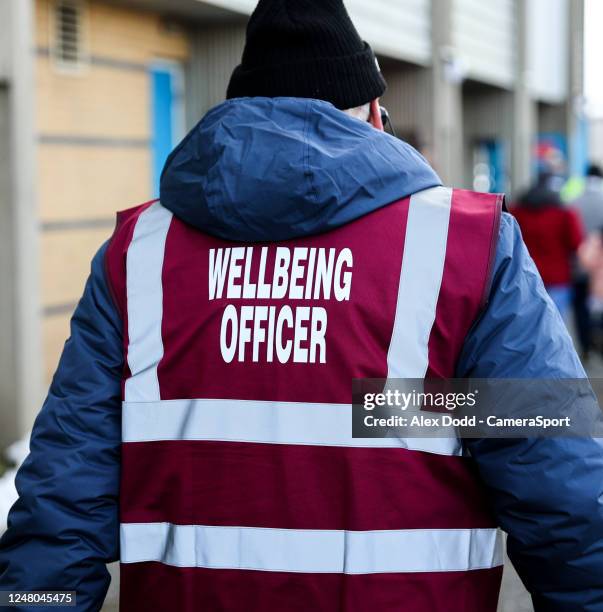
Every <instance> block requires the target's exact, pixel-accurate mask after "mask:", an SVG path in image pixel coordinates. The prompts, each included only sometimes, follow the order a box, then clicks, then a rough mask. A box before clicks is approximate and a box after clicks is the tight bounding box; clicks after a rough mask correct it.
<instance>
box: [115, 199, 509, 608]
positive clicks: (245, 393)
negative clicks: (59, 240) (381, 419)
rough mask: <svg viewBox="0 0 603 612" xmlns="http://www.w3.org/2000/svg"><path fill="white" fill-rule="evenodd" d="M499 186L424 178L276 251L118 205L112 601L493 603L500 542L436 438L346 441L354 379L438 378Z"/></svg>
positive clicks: (452, 453) (488, 242)
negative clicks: (120, 371) (432, 184)
mask: <svg viewBox="0 0 603 612" xmlns="http://www.w3.org/2000/svg"><path fill="white" fill-rule="evenodd" d="M500 205H501V198H500V197H498V196H494V195H488V194H476V193H472V192H468V191H462V190H452V189H447V188H443V187H437V188H433V189H429V190H426V191H422V192H419V193H417V194H415V195H413V196H411V197H409V198H405V199H402V200H400V201H398V202H395V203H392V204H390V205H388V206H386V207H383V208H381V209H378V210H376V211H374V212H372V213H370V214H368V215H366V216H364V217H361V218H359V219H357V220H355V221H353V222H351V223H349V224H347V225H344V226H342V227H339V228H337V229H334V230H332V231H329V232H326V233H323V234H319V235H314V236H307V237H300V238H296V239H292V240H288V241H284V242H280V243H254V244H250V243H234V242H227V241H225V240H222V239H219V238H216V237H214V236H210V235H207V234H205V233H203V232H201V231H199V230H198V229H196V228H193V227H191V226H189V225H187V224H186V223H184V222H182V221H181V220H179V219H178V218H176V217H175V216H173V215H172V213H171V212H170V211H168V210H167V209H165V208H164V207H162V206H161V203H160V202H158V201H155V202H151V203H147V204H145V205H142V206H140V207H137V208H134V209H131V210H129V211H126V212H124V213H120V215H119V217H118V225H117V228H116V231H115V233H114V236H113V238H112V241H111V244H110V246H109V248H108V253H107V272H108V278H109V280H110V284H111V286H112V289H113V293H114V297H115V299H116V302H117V304H118V306H119V308H120V309H121V311H122V313H123V324H124V334H123V336H124V353H125V364H126V365H125V371H124V380H123V446H122V477H121V478H122V482H121V499H120V512H121V518H120V520H121V533H120V535H121V606H122V609H123V610H127V611H128V612H132V611H137V610H144V611H150V610H178V611H179V612H188V611H191V612H192V611H193V610H194V611H199V610H208V611H210V610H211V611H218V610H224V611H231V610H236V611H238V610H241V611H245V612H255V611H258V612H259V611H262V612H266V611H270V612H272V611H275V612H276V611H278V612H281V611H283V612H291V611H294V612H295V611H300V612H301V611H303V612H307V611H309V610H312V611H316V610H321V611H322V610H324V611H328V612H333V611H335V610H342V611H346V612H352V611H353V612H366V611H367V610H379V611H380V612H389V611H399V610H405V611H410V612H419V611H420V612H423V611H425V612H427V611H429V612H434V611H435V612H438V611H440V610H441V611H446V612H451V611H456V610H458V611H459V612H460V611H463V612H471V611H476V612H477V611H479V612H484V611H488V610H495V609H496V603H497V598H498V591H499V586H500V579H501V574H502V549H501V541H500V534H499V531H498V529H497V526H496V522H495V520H494V518H493V516H492V513H491V510H490V507H489V504H488V500H487V498H486V497H485V495H484V493H483V490H482V487H481V485H480V483H479V481H478V479H477V476H476V472H475V468H474V466H473V464H472V460H471V459H470V458H469V457H466V456H464V455H463V452H462V446H461V443H460V442H459V441H458V440H456V439H454V438H439V439H435V438H434V439H430V438H416V439H410V438H409V439H402V438H384V439H361V438H353V437H352V433H351V429H352V418H351V382H352V379H353V378H387V377H393V378H421V379H422V378H424V377H452V376H454V372H455V366H456V363H457V361H458V357H459V353H460V351H461V348H462V345H463V342H464V339H465V337H466V335H467V333H468V331H469V328H470V327H471V325H472V324H473V322H474V321H475V320H476V318H477V317H478V315H479V313H480V311H481V309H482V308H483V306H484V300H485V296H486V294H487V292H488V282H489V280H488V279H489V277H490V268H491V263H492V258H493V252H494V250H495V246H496V240H497V233H498V230H497V227H498V221H499V217H500Z"/></svg>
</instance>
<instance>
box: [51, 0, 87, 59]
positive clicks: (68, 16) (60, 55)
mask: <svg viewBox="0 0 603 612" xmlns="http://www.w3.org/2000/svg"><path fill="white" fill-rule="evenodd" d="M83 12H84V8H83V4H82V2H81V0H57V1H56V3H55V12H54V36H53V40H54V45H53V55H54V58H55V61H56V62H57V64H58V65H59V66H60V67H61V68H79V67H81V66H82V65H83V64H84V63H85V61H86V57H85V53H84V24H83V21H84V19H83V17H84V16H83Z"/></svg>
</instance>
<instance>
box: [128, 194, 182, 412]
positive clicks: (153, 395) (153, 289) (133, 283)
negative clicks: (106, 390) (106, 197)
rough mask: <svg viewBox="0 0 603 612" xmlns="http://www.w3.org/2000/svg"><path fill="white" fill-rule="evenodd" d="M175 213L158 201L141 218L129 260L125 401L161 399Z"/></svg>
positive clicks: (135, 232)
mask: <svg viewBox="0 0 603 612" xmlns="http://www.w3.org/2000/svg"><path fill="white" fill-rule="evenodd" d="M171 221H172V213H171V212H170V211H169V210H167V209H165V208H163V206H161V204H160V203H159V202H155V203H154V204H152V205H151V206H149V208H147V209H146V210H145V211H144V212H142V213H141V214H140V216H139V217H138V221H137V222H136V227H135V228H134V235H133V237H132V242H131V243H130V246H129V248H128V253H127V258H126V269H127V280H126V290H127V307H128V366H129V368H130V372H131V373H132V376H131V378H129V379H127V380H126V385H125V399H126V400H128V401H154V400H159V399H161V394H160V391H159V380H158V379H157V365H158V364H159V361H160V360H161V358H162V357H163V341H162V338H161V320H162V318H163V286H162V281H161V275H162V271H163V256H164V252H165V240H166V236H167V233H168V230H169V227H170V223H171Z"/></svg>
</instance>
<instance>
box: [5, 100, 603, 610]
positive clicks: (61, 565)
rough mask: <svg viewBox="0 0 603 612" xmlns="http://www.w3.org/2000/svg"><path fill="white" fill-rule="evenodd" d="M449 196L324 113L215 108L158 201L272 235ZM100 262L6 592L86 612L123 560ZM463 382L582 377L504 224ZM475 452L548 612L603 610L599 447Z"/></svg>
mask: <svg viewBox="0 0 603 612" xmlns="http://www.w3.org/2000/svg"><path fill="white" fill-rule="evenodd" d="M438 184H440V181H439V179H438V177H437V176H436V175H435V174H434V172H433V171H432V170H431V168H430V167H429V166H428V165H427V163H426V162H425V161H424V160H423V158H422V157H421V156H420V155H419V154H418V153H417V152H416V151H415V150H414V149H412V148H411V147H409V146H408V145H406V144H404V143H402V142H400V141H398V140H396V139H394V138H392V137H391V136H388V135H387V134H384V133H382V132H378V131H377V130H374V129H373V128H371V127H370V126H369V125H367V124H365V123H362V122H360V121H358V120H356V119H354V118H351V117H349V116H347V115H345V114H344V113H341V112H340V111H338V110H336V109H335V108H334V107H332V106H331V105H330V104H328V103H326V102H319V101H316V100H302V99H293V98H276V99H266V98H254V99H235V100H230V101H228V102H225V103H223V104H221V105H219V106H218V107H216V108H214V109H213V110H211V111H210V112H209V113H208V114H207V115H206V116H205V117H204V119H203V120H202V121H201V122H200V124H199V125H198V126H197V127H196V128H195V129H193V130H192V132H191V133H190V134H189V135H188V136H187V137H186V138H185V140H184V141H183V143H182V144H181V145H180V146H179V147H178V148H177V149H176V150H175V151H174V152H173V154H172V155H171V157H170V158H169V160H168V162H167V164H166V168H165V170H164V174H163V177H162V185H161V201H162V204H163V205H164V206H166V207H167V208H169V209H170V210H172V212H174V214H176V215H177V216H179V217H180V218H182V219H184V220H185V221H186V222H188V223H190V224H193V225H194V226H196V227H199V228H201V229H203V230H204V231H207V232H210V233H213V234H215V235H218V236H221V237H224V238H227V239H235V240H264V239H269V240H275V239H285V238H291V237H294V236H299V235H305V234H311V233H316V232H321V231H325V230H328V229H330V228H333V227H337V226H339V225H341V224H343V223H346V222H348V221H350V220H352V219H355V218H357V217H359V216H361V215H363V214H365V213H368V212H370V211H371V210H374V209H376V208H378V207H380V206H385V205H387V204H388V203H389V202H392V201H394V200H396V199H399V198H401V197H403V196H406V195H409V194H411V193H414V192H416V191H420V190H421V189H425V188H428V187H432V186H435V185H438ZM105 250H106V245H104V246H103V247H101V249H100V251H99V252H98V253H97V255H96V256H95V258H94V260H93V262H92V270H91V274H90V278H89V279H88V282H87V284H86V288H85V290H84V294H83V296H82V298H81V300H80V302H79V305H78V307H77V309H76V311H75V314H74V315H73V319H72V321H71V337H70V338H69V340H68V341H67V343H66V344H65V348H64V351H63V354H62V357H61V360H60V364H59V367H58V369H57V372H56V374H55V376H54V378H53V381H52V384H51V387H50V391H49V393H48V397H47V399H46V401H45V403H44V406H43V408H42V410H41V412H40V414H39V416H38V417H37V419H36V422H35V426H34V429H33V433H32V437H31V452H30V455H29V456H28V458H27V460H26V461H25V463H24V465H23V466H22V467H21V469H20V470H19V472H18V475H17V479H16V484H17V490H18V492H19V500H18V501H17V502H16V504H15V505H14V507H13V508H12V510H11V512H10V516H9V527H8V530H7V532H6V533H5V534H4V535H3V537H2V539H1V540H0V590H9V589H14V590H26V589H28V590H33V589H36V590H42V589H55V590H56V589H65V590H77V593H78V606H77V609H78V610H97V609H99V608H100V606H101V605H102V601H103V599H104V597H105V594H106V591H107V588H108V585H109V575H108V572H107V570H106V568H105V564H106V563H108V562H111V561H114V560H117V559H118V557H119V519H118V495H119V470H120V442H121V431H120V417H121V406H120V381H121V376H122V368H123V353H122V323H121V320H120V317H119V315H118V312H117V309H116V307H115V305H114V303H113V302H112V299H111V295H110V291H109V288H108V284H107V279H106V276H105V269H104V254H105ZM457 375H458V376H460V377H465V376H473V377H479V378H486V377H494V378H581V377H584V376H585V374H584V371H583V369H582V366H581V365H580V362H579V360H578V358H577V356H576V354H575V351H574V348H573V345H572V342H571V339H570V338H569V336H568V333H567V331H566V329H565V326H564V324H563V322H562V320H561V318H560V317H559V314H558V313H557V311H556V309H555V307H554V306H553V304H552V303H551V301H550V299H549V298H548V296H547V294H546V292H545V290H544V287H543V284H542V281H541V279H540V277H539V275H538V272H537V271H536V269H535V267H534V263H533V262H532V260H531V259H530V257H529V255H528V253H527V251H526V248H525V245H524V243H523V241H522V239H521V235H520V232H519V229H518V227H517V224H516V223H515V221H514V220H513V219H512V217H510V216H509V215H508V214H506V213H505V214H503V217H502V222H501V225H500V233H499V239H498V245H497V249H496V258H495V263H494V267H493V276H492V281H491V288H490V292H489V300H488V303H487V305H486V307H485V308H484V310H483V312H482V314H481V316H480V317H479V319H478V320H477V321H476V322H475V324H474V326H473V328H472V330H471V332H470V334H469V335H468V337H467V338H466V341H465V345H464V349H463V352H462V355H461V358H460V361H459V364H458V371H457ZM466 445H467V447H468V450H469V452H470V453H471V455H472V456H473V457H474V459H475V461H476V463H477V466H478V469H479V472H480V474H481V477H482V479H483V481H484V483H485V485H486V487H487V489H488V490H489V493H490V495H491V499H492V502H493V505H494V507H495V510H496V513H497V517H498V520H499V522H500V525H501V526H502V527H503V529H504V530H505V531H507V533H508V534H509V538H508V548H509V554H510V556H511V559H512V560H513V563H514V564H515V566H516V568H517V569H518V571H519V573H520V575H521V577H522V579H523V581H524V583H525V584H526V586H527V588H528V589H529V590H530V592H531V593H532V596H533V600H534V603H535V606H536V608H537V609H538V610H547V611H548V610H551V611H557V610H558V611H560V612H561V611H562V612H571V611H574V610H575V611H581V612H585V611H587V612H589V611H590V612H592V611H595V610H597V611H603V445H602V444H601V443H600V441H598V440H594V439H560V438H556V439H538V440H536V439H533V440H529V439H528V440H526V439H516V440H500V439H499V440H492V439H482V440H469V441H467V442H466Z"/></svg>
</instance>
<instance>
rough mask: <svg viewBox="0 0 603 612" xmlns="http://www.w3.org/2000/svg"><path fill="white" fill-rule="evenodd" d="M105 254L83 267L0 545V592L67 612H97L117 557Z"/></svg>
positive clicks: (116, 434) (117, 326)
mask: <svg viewBox="0 0 603 612" xmlns="http://www.w3.org/2000/svg"><path fill="white" fill-rule="evenodd" d="M106 247H107V245H106V244H105V245H104V246H103V247H102V248H101V249H100V251H99V252H98V253H97V255H96V256H95V258H94V260H93V262H92V271H91V275H90V277H89V279H88V282H87V284H86V287H85V290H84V294H83V297H82V298H81V300H80V302H79V304H78V306H77V308H76V310H75V313H74V315H73V318H72V320H71V337H70V338H69V340H67V342H66V344H65V347H64V350H63V354H62V356H61V360H60V363H59V367H58V369H57V371H56V373H55V375H54V378H53V380H52V384H51V386H50V390H49V392H48V397H47V398H46V401H45V403H44V406H43V408H42V410H41V412H40V414H39V415H38V417H37V419H36V421H35V424H34V428H33V432H32V435H31V442H30V454H29V456H28V457H27V459H26V460H25V462H24V464H23V466H22V467H21V469H20V470H19V471H18V473H17V477H16V487H17V492H18V494H19V499H18V501H17V502H16V503H15V505H14V506H13V508H12V509H11V511H10V514H9V517H8V530H7V531H6V532H5V533H4V535H3V536H2V538H1V539H0V590H75V591H77V608H76V609H77V610H87V611H89V610H99V609H100V608H101V606H102V603H103V600H104V598H105V595H106V592H107V588H108V586H109V582H110V577H109V573H108V571H107V569H106V567H105V564H106V563H108V562H111V561H114V560H117V558H118V557H119V524H118V490H119V457H120V455H119V453H120V441H121V426H120V420H121V401H120V399H121V392H120V388H121V375H122V368H123V363H122V362H123V356H122V355H123V351H122V339H121V338H122V331H121V321H120V317H119V315H118V313H117V310H116V308H115V306H114V304H113V302H112V298H111V296H110V293H109V290H108V286H107V282H106V280H105V272H104V254H105V250H106ZM21 609H26V608H21Z"/></svg>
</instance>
